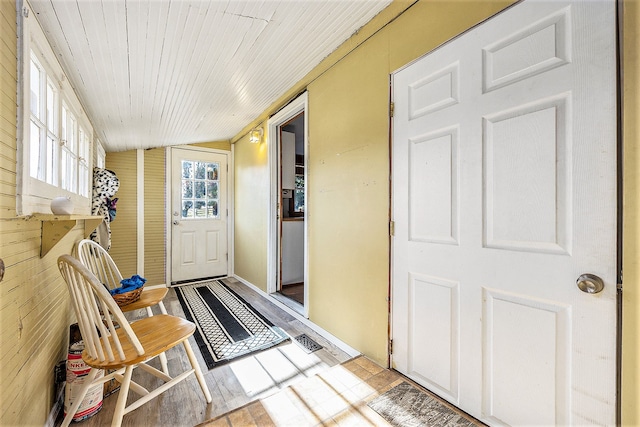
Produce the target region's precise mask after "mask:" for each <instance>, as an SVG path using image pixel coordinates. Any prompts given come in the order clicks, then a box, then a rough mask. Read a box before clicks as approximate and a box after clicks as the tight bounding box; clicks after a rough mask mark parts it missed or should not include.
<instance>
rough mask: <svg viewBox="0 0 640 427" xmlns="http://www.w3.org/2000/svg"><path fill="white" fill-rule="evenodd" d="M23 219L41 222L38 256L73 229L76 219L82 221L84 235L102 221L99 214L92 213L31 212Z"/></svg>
mask: <svg viewBox="0 0 640 427" xmlns="http://www.w3.org/2000/svg"><path fill="white" fill-rule="evenodd" d="M25 219H29V220H36V221H41V222H42V237H41V243H40V258H42V257H44V256H45V255H46V254H47V253H48V252H49V251H50V250H51V249H52V248H53V247H54V246H55V245H56V244H57V243H58V242H59V241H60V240H62V238H63V237H64V236H66V235H67V233H69V231H71V229H73V228H74V227H75V226H76V224H77V223H78V221H84V235H85V237H87V236H89V234H91V232H92V231H93V230H95V228H96V227H97V226H98V225H100V223H101V222H102V217H101V216H93V215H55V214H33V215H29V216H26V217H25Z"/></svg>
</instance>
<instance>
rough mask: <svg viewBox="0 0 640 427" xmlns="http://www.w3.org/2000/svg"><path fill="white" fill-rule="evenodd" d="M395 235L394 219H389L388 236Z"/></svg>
mask: <svg viewBox="0 0 640 427" xmlns="http://www.w3.org/2000/svg"><path fill="white" fill-rule="evenodd" d="M395 235H396V222H395V221H389V236H392V237H393V236H395Z"/></svg>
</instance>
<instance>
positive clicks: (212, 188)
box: [207, 182, 218, 199]
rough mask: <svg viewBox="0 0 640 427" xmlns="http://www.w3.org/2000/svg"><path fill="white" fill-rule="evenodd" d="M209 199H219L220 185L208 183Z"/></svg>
mask: <svg viewBox="0 0 640 427" xmlns="http://www.w3.org/2000/svg"><path fill="white" fill-rule="evenodd" d="M207 197H208V198H210V199H217V198H218V183H217V182H207Z"/></svg>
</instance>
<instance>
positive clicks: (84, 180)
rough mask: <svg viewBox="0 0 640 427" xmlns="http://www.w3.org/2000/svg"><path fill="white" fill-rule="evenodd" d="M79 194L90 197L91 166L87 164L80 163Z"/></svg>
mask: <svg viewBox="0 0 640 427" xmlns="http://www.w3.org/2000/svg"><path fill="white" fill-rule="evenodd" d="M78 194H80V195H81V196H84V197H89V166H88V165H87V164H86V162H82V163H80V166H79V171H78Z"/></svg>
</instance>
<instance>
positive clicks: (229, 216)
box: [164, 145, 234, 286]
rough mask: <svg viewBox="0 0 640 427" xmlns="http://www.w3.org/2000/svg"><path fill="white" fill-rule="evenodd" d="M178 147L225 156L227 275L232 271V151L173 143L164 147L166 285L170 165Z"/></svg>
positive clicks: (168, 283) (167, 273) (169, 258)
mask: <svg viewBox="0 0 640 427" xmlns="http://www.w3.org/2000/svg"><path fill="white" fill-rule="evenodd" d="M174 148H178V149H180V150H191V151H200V152H205V153H216V154H222V155H224V156H227V253H228V254H229V259H228V260H227V276H230V275H231V274H232V272H233V252H232V250H233V203H234V198H233V173H232V172H233V151H226V150H218V149H214V148H206V147H195V146H189V145H175V146H171V147H166V148H165V163H164V166H165V174H164V176H165V189H166V190H165V215H164V216H165V225H164V227H165V228H164V232H165V242H166V246H165V278H166V281H167V283H166V284H167V286H171V273H172V271H171V251H172V247H171V245H172V244H173V240H172V236H171V221H172V218H173V217H172V215H171V197H172V194H173V193H172V191H173V185H174V184H173V180H172V179H171V178H172V171H171V166H172V164H173V149H174Z"/></svg>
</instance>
